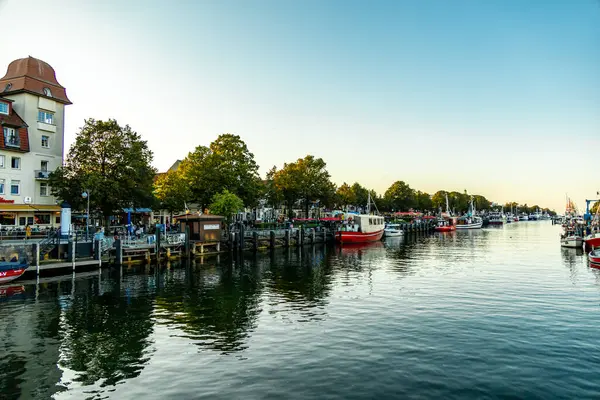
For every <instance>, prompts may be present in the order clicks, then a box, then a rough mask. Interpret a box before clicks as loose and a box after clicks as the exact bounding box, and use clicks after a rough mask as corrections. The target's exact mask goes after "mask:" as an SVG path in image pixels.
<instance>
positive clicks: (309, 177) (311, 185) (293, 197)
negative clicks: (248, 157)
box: [268, 155, 335, 214]
mask: <svg viewBox="0 0 600 400" xmlns="http://www.w3.org/2000/svg"><path fill="white" fill-rule="evenodd" d="M326 166H327V164H325V161H323V159H321V158H315V157H314V156H312V155H307V156H306V157H304V158H300V159H298V160H297V161H296V162H293V163H289V164H284V166H283V168H282V169H281V170H276V169H273V170H272V172H271V174H270V176H269V179H270V180H271V182H270V183H268V185H269V186H270V187H272V188H274V190H276V191H278V192H279V194H278V196H279V198H281V199H283V200H284V201H285V203H286V204H287V206H288V208H289V209H290V210H291V208H292V207H293V205H294V203H295V202H297V201H299V200H301V201H302V202H303V206H304V208H305V210H306V213H307V214H308V209H309V207H310V205H311V204H312V202H316V201H319V202H320V204H328V203H330V202H331V201H332V200H333V199H334V196H335V185H334V184H333V183H332V182H331V180H330V176H329V172H327V169H326Z"/></svg>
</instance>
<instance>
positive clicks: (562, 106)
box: [0, 0, 600, 211]
mask: <svg viewBox="0 0 600 400" xmlns="http://www.w3.org/2000/svg"><path fill="white" fill-rule="evenodd" d="M95 3H96V4H94V2H91V1H90V2H80V1H54V2H52V3H48V2H47V1H42V0H39V1H36V0H28V1H23V0H4V1H2V0H0V16H1V17H4V16H5V15H6V16H10V20H23V19H25V20H28V21H33V20H32V15H36V14H37V13H38V12H39V10H40V7H42V8H43V9H44V15H43V16H41V15H40V17H39V18H40V23H30V24H28V25H26V26H23V27H21V28H19V29H23V31H26V32H22V31H21V30H19V34H18V35H17V34H14V31H13V33H11V36H12V37H13V38H12V39H11V40H10V41H8V42H7V43H6V44H5V43H4V41H3V44H2V51H1V52H0V68H5V66H6V65H7V64H8V63H9V62H10V61H11V60H13V59H16V58H20V57H25V56H27V55H31V56H34V57H38V58H41V59H43V60H44V61H47V62H48V63H50V64H51V65H52V66H54V67H55V69H56V71H57V76H58V79H59V81H60V82H61V83H62V84H63V85H64V86H65V87H67V91H68V93H69V96H70V98H71V99H72V101H73V102H74V103H75V104H74V105H72V106H70V107H69V109H68V110H67V126H66V128H67V141H68V142H69V143H70V142H72V140H73V137H74V134H75V132H76V131H77V128H78V127H79V126H81V124H82V121H83V119H84V118H86V117H96V118H108V117H115V118H117V119H118V121H119V122H120V123H123V124H125V123H128V124H130V125H131V126H132V127H133V128H134V129H135V130H137V131H138V132H140V133H141V134H142V135H143V136H144V137H145V138H146V139H147V140H148V142H149V145H150V147H151V148H152V149H153V151H154V153H155V165H156V166H157V168H159V169H160V170H165V169H166V168H168V167H169V166H170V164H171V163H172V162H173V161H174V160H175V159H177V158H183V157H185V155H186V154H187V152H188V151H190V150H192V149H193V147H194V146H196V145H199V144H203V145H207V144H208V143H210V142H211V141H212V140H213V139H214V138H216V136H217V135H218V134H220V133H224V132H231V133H235V134H239V135H240V136H241V137H242V138H243V139H244V140H245V141H246V142H247V143H248V146H249V147H250V149H251V150H252V151H253V153H254V154H255V156H256V159H257V162H258V163H259V164H260V165H261V171H262V172H265V171H266V170H267V169H269V168H270V167H272V166H273V165H277V166H281V165H282V164H283V163H284V162H286V161H293V160H295V159H297V158H299V157H303V156H304V155H306V154H309V153H310V154H314V155H316V156H320V157H323V158H324V159H325V161H326V162H327V163H328V169H329V171H330V172H331V174H332V177H333V179H334V181H336V183H338V184H341V183H342V182H343V181H347V182H349V183H351V182H353V181H359V182H361V183H362V184H363V185H365V186H368V187H371V188H374V189H375V190H377V191H378V192H383V191H385V189H386V188H387V187H388V186H389V185H390V184H391V183H393V182H394V181H395V180H405V181H406V182H408V183H409V184H410V185H411V186H412V187H414V188H417V189H421V190H425V191H429V192H434V191H435V190H438V189H447V190H459V191H462V190H464V189H467V190H468V191H469V192H470V193H480V194H483V195H486V196H487V197H488V198H490V199H493V200H497V201H508V200H516V201H519V202H522V203H525V202H527V203H529V204H533V203H539V204H544V205H550V206H552V207H556V208H557V210H558V211H561V210H562V209H564V195H565V192H568V193H569V194H570V195H571V196H572V197H573V198H574V200H575V201H576V202H577V203H578V204H579V205H582V204H583V199H584V198H586V197H588V198H589V197H590V196H593V195H594V194H595V193H596V191H597V190H598V189H600V179H598V178H596V174H597V165H598V162H597V160H598V156H599V155H600V154H599V152H600V1H599V0H572V1H567V0H563V1H556V0H555V1H553V0H545V1H542V0H531V1H530V0H497V1H494V0H487V1H480V0H470V1H469V0H453V1H447V0H413V1H403V0H397V1H375V2H365V1H361V2H359V1H312V0H309V1H295V2H292V1H286V0H278V1H250V0H243V1H242V0H240V1H222V0H219V1H191V0H190V1H172V2H164V1H127V2H122V1H114V0H109V1H102V2H99V1H98V2H95ZM50 4H51V6H50ZM42 19H43V21H42ZM47 38H52V39H53V40H55V42H53V43H52V42H50V43H47V44H46V45H45V44H44V40H45V39H47Z"/></svg>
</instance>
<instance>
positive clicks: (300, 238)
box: [296, 227, 304, 246]
mask: <svg viewBox="0 0 600 400" xmlns="http://www.w3.org/2000/svg"><path fill="white" fill-rule="evenodd" d="M303 244H304V228H302V227H301V228H300V229H298V239H297V240H296V245H298V246H301V245H303Z"/></svg>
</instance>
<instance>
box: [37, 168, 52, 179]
mask: <svg viewBox="0 0 600 400" xmlns="http://www.w3.org/2000/svg"><path fill="white" fill-rule="evenodd" d="M33 172H34V173H35V179H42V180H46V179H48V178H49V177H50V172H51V171H45V170H41V169H36V170H35V171H33Z"/></svg>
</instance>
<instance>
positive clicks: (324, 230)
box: [323, 228, 327, 243]
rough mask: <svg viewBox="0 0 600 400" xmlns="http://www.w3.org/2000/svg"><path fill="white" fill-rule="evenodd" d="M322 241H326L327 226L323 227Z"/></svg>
mask: <svg viewBox="0 0 600 400" xmlns="http://www.w3.org/2000/svg"><path fill="white" fill-rule="evenodd" d="M323 243H327V228H323Z"/></svg>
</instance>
